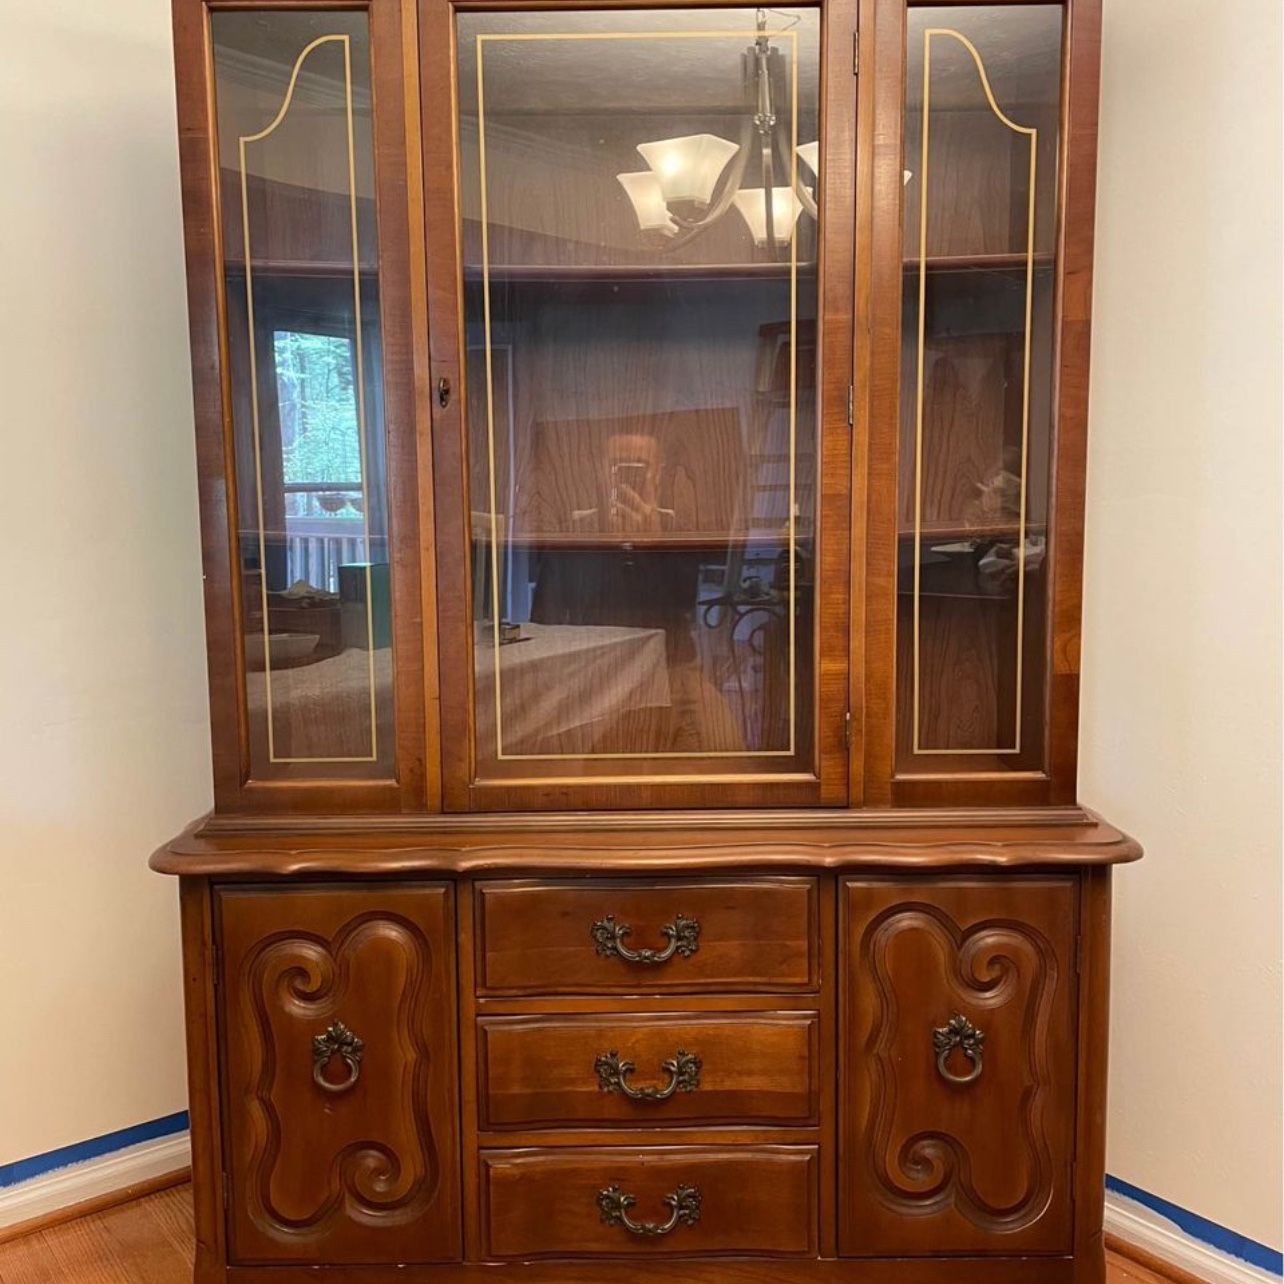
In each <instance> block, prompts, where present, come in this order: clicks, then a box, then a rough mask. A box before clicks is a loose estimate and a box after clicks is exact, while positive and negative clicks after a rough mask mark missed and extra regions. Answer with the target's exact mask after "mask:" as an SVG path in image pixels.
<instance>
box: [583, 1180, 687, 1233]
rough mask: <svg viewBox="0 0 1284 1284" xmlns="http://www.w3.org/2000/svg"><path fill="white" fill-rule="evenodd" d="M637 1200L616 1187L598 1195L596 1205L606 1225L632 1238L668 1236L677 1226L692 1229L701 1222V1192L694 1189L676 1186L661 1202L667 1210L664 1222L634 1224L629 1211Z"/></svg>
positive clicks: (610, 1187)
mask: <svg viewBox="0 0 1284 1284" xmlns="http://www.w3.org/2000/svg"><path fill="white" fill-rule="evenodd" d="M637 1202H638V1201H637V1198H636V1196H633V1195H626V1194H625V1193H624V1192H623V1191H622V1190H621V1189H620V1188H619V1187H618V1186H608V1187H607V1188H606V1189H605V1190H599V1191H598V1192H597V1206H598V1209H599V1211H600V1212H601V1214H602V1220H603V1221H604V1222H605V1223H606V1224H607V1225H608V1226H623V1227H624V1229H625V1230H626V1231H628V1232H629V1233H630V1234H632V1235H647V1236H656V1235H668V1234H670V1233H672V1232H673V1231H675V1230H677V1228H678V1227H679V1226H694V1225H695V1224H696V1222H698V1221H699V1220H700V1191H699V1188H698V1187H696V1186H679V1187H678V1188H677V1190H675V1191H674V1192H673V1193H672V1194H671V1195H665V1197H664V1199H663V1200H662V1201H661V1202H662V1203H663V1204H664V1205H665V1206H666V1207H667V1208H668V1209H669V1210H670V1212H669V1220H668V1221H667V1222H635V1221H634V1220H633V1218H631V1217H630V1216H629V1209H630V1208H632V1207H633V1205H634V1204H636V1203H637Z"/></svg>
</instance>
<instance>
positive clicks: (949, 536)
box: [897, 522, 1048, 542]
mask: <svg viewBox="0 0 1284 1284" xmlns="http://www.w3.org/2000/svg"><path fill="white" fill-rule="evenodd" d="M1047 529H1048V528H1047V525H1046V524H1045V523H1044V522H1026V524H1025V533H1026V535H1027V537H1028V536H1030V535H1043V534H1045V533H1046V531H1047ZM920 534H921V535H922V538H923V539H924V540H925V541H926V540H932V541H934V542H936V541H941V540H965V539H976V540H993V539H1016V538H1017V537H1018V536H1019V535H1020V534H1021V526H1020V523H1018V522H980V523H974V524H971V525H966V524H964V523H962V522H950V523H942V522H932V523H929V522H924V523H923V526H922V528H921V530H920ZM897 537H898V538H900V539H902V540H912V539H913V538H914V528H913V527H912V526H910V527H902V528H901V529H900V530H898V531H897Z"/></svg>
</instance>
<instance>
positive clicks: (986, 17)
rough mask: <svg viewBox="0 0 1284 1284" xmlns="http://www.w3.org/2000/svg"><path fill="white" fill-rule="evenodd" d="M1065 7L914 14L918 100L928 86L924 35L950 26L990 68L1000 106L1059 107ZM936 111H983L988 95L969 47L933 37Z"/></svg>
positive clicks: (911, 53) (911, 59) (912, 89)
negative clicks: (924, 66) (927, 30)
mask: <svg viewBox="0 0 1284 1284" xmlns="http://www.w3.org/2000/svg"><path fill="white" fill-rule="evenodd" d="M1064 13H1065V11H1064V9H1063V8H1062V7H1061V5H1059V4H1041V5H1006V4H1005V5H999V4H995V5H977V6H971V5H969V6H967V7H966V8H962V7H959V8H955V7H950V8H944V7H941V8H931V9H921V8H913V9H911V10H910V11H909V32H908V39H907V49H906V61H907V64H908V65H907V84H908V86H909V93H910V95H911V98H912V99H914V100H916V101H917V100H921V97H922V86H923V33H924V31H925V30H926V29H927V28H929V27H931V28H937V29H940V28H945V29H947V30H952V31H957V32H958V33H959V34H960V35H963V36H966V37H967V38H968V39H969V40H970V41H971V42H972V43H973V44H974V45H975V46H976V50H977V53H979V54H980V56H981V62H982V63H983V64H984V66H985V72H986V75H987V76H988V77H989V80H990V87H991V88H992V89H993V90H994V96H995V98H996V99H997V100H998V104H999V106H1000V107H1004V106H1005V105H1012V106H1015V105H1018V104H1022V103H1047V104H1052V103H1056V102H1057V100H1058V98H1059V96H1060V92H1061V24H1062V19H1063V17H1064ZM932 105H933V107H934V108H941V109H948V108H964V109H973V108H982V107H984V106H985V92H984V90H983V89H982V88H981V83H980V79H979V77H978V76H977V72H976V64H975V62H973V60H972V56H971V55H970V54H969V53H968V51H967V49H966V48H965V47H964V46H963V45H962V44H960V43H959V41H957V40H954V39H952V38H949V37H941V36H934V37H933V38H932Z"/></svg>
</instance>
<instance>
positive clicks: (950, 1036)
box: [932, 1012, 985, 1083]
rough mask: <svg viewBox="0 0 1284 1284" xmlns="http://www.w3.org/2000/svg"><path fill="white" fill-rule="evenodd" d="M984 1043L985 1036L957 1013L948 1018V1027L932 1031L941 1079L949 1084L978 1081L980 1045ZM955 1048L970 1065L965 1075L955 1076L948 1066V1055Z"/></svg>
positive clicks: (979, 1075) (980, 1067) (980, 1064)
mask: <svg viewBox="0 0 1284 1284" xmlns="http://www.w3.org/2000/svg"><path fill="white" fill-rule="evenodd" d="M984 1042H985V1035H984V1034H983V1033H982V1032H981V1031H980V1030H978V1029H977V1028H976V1026H974V1025H973V1024H972V1022H971V1021H969V1020H968V1019H967V1017H965V1016H961V1015H960V1014H959V1013H957V1012H956V1013H955V1014H954V1015H953V1016H952V1017H950V1021H949V1024H948V1025H943V1026H941V1027H940V1028H938V1029H936V1030H933V1031H932V1046H933V1047H934V1048H935V1049H936V1068H937V1070H939V1071H940V1073H941V1078H942V1079H945V1080H947V1081H948V1082H950V1083H971V1082H972V1081H973V1080H974V1079H979V1078H980V1077H981V1070H982V1069H983V1066H982V1063H981V1045H982V1044H983V1043H984ZM955 1048H958V1049H959V1051H960V1052H962V1053H963V1055H964V1056H965V1057H966V1058H967V1059H968V1060H969V1061H970V1062H971V1063H972V1068H971V1069H970V1070H969V1071H968V1072H967V1074H955V1073H954V1071H953V1070H951V1069H950V1067H949V1065H948V1062H949V1059H950V1053H951V1052H953V1051H954V1049H955Z"/></svg>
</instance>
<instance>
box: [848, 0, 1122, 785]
mask: <svg viewBox="0 0 1284 1284" xmlns="http://www.w3.org/2000/svg"><path fill="white" fill-rule="evenodd" d="M1049 2H1050V0H1000V3H1005V4H1046V3H1049ZM1051 2H1053V3H1055V2H1057V0H1051ZM1060 2H1061V4H1062V7H1063V9H1064V10H1065V20H1064V29H1063V31H1064V34H1063V40H1062V51H1061V53H1062V78H1061V136H1060V139H1059V142H1058V177H1057V230H1056V246H1057V262H1056V268H1055V278H1054V280H1055V283H1054V301H1053V323H1052V324H1053V386H1052V396H1051V402H1052V415H1053V423H1052V441H1051V449H1050V454H1051V459H1052V476H1051V483H1050V487H1049V506H1050V511H1049V528H1048V529H1049V540H1048V564H1047V577H1048V586H1049V587H1048V602H1047V609H1046V628H1045V637H1046V645H1045V648H1044V651H1043V654H1042V660H1043V663H1044V665H1045V672H1046V673H1047V675H1048V676H1047V684H1046V695H1045V709H1044V714H1045V717H1044V726H1045V739H1046V749H1045V757H1044V769H1043V770H1042V771H1035V772H1013V773H1012V776H1011V778H1010V779H1004V778H1001V777H1000V778H996V777H995V776H993V775H988V776H983V775H979V774H978V775H968V774H966V773H943V774H941V775H940V776H933V777H927V776H917V775H903V774H898V773H897V770H896V654H897V652H896V591H897V584H896V578H897V547H896V545H897V535H896V527H897V493H898V484H899V460H898V456H899V433H900V392H901V389H900V381H901V351H900V342H901V339H900V326H901V291H902V283H901V225H902V224H901V217H902V200H903V191H902V182H901V170H902V163H903V162H902V139H903V135H904V99H905V19H906V13H907V11H908V9H909V8H910V7H915V8H919V7H923V8H931V7H934V6H949V5H956V4H957V5H968V4H976V3H978V0H863V3H865V4H867V5H868V6H869V7H870V9H871V10H872V11H873V12H872V23H873V31H872V40H871V41H868V42H865V43H866V44H867V46H869V45H872V47H867V48H866V50H865V57H864V59H863V61H862V77H863V79H864V80H865V84H864V86H863V88H862V106H864V104H865V97H864V95H866V94H868V95H869V97H870V99H872V110H868V111H866V112H865V113H864V115H863V117H862V119H863V123H864V128H863V129H862V133H861V142H862V148H861V154H862V159H863V163H862V180H863V181H862V186H861V189H860V191H861V198H860V200H861V209H862V214H864V213H868V217H869V220H870V226H869V228H868V235H867V236H863V237H862V243H863V244H867V245H868V256H869V257H868V277H869V282H870V286H869V290H868V292H867V294H862V295H861V307H860V315H861V319H862V321H863V324H861V325H860V326H858V330H857V351H856V369H857V371H858V372H863V373H864V374H865V376H866V377H865V378H864V379H862V381H861V382H860V384H858V386H859V387H860V388H861V391H862V394H863V413H864V414H865V416H866V419H865V422H866V423H867V425H868V437H867V441H865V442H863V449H864V453H865V455H866V456H867V459H868V512H867V522H866V528H865V531H866V542H865V560H864V567H863V575H864V584H865V602H864V612H865V618H864V627H863V633H864V653H863V659H864V665H863V667H864V674H863V679H864V688H865V710H866V725H865V728H864V732H865V735H864V750H865V756H864V763H863V765H862V764H861V763H858V762H855V761H854V762H853V774H856V773H857V772H860V771H862V769H863V777H864V801H865V803H866V805H868V806H874V807H885V806H912V807H942V806H974V807H987V806H989V807H1002V806H1042V805H1048V804H1067V803H1073V802H1074V801H1075V798H1076V793H1077V758H1078V726H1079V665H1080V618H1081V613H1082V604H1083V514H1084V485H1085V473H1086V463H1087V426H1088V424H1087V417H1088V366H1089V345H1090V335H1091V324H1092V258H1093V228H1094V215H1095V208H1096V152H1097V113H1098V98H1099V89H1100V59H1101V0H1060ZM867 29H868V24H867ZM862 229H864V225H862ZM859 280H860V277H859V276H858V281H859ZM856 575H857V571H856V570H855V568H853V578H855V576H856ZM860 627H861V623H860V621H859V620H858V619H855V618H854V623H853V630H854V631H855V630H856V629H858V628H860ZM860 680H861V674H860V673H859V672H854V675H853V682H854V683H855V682H858V681H860Z"/></svg>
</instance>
